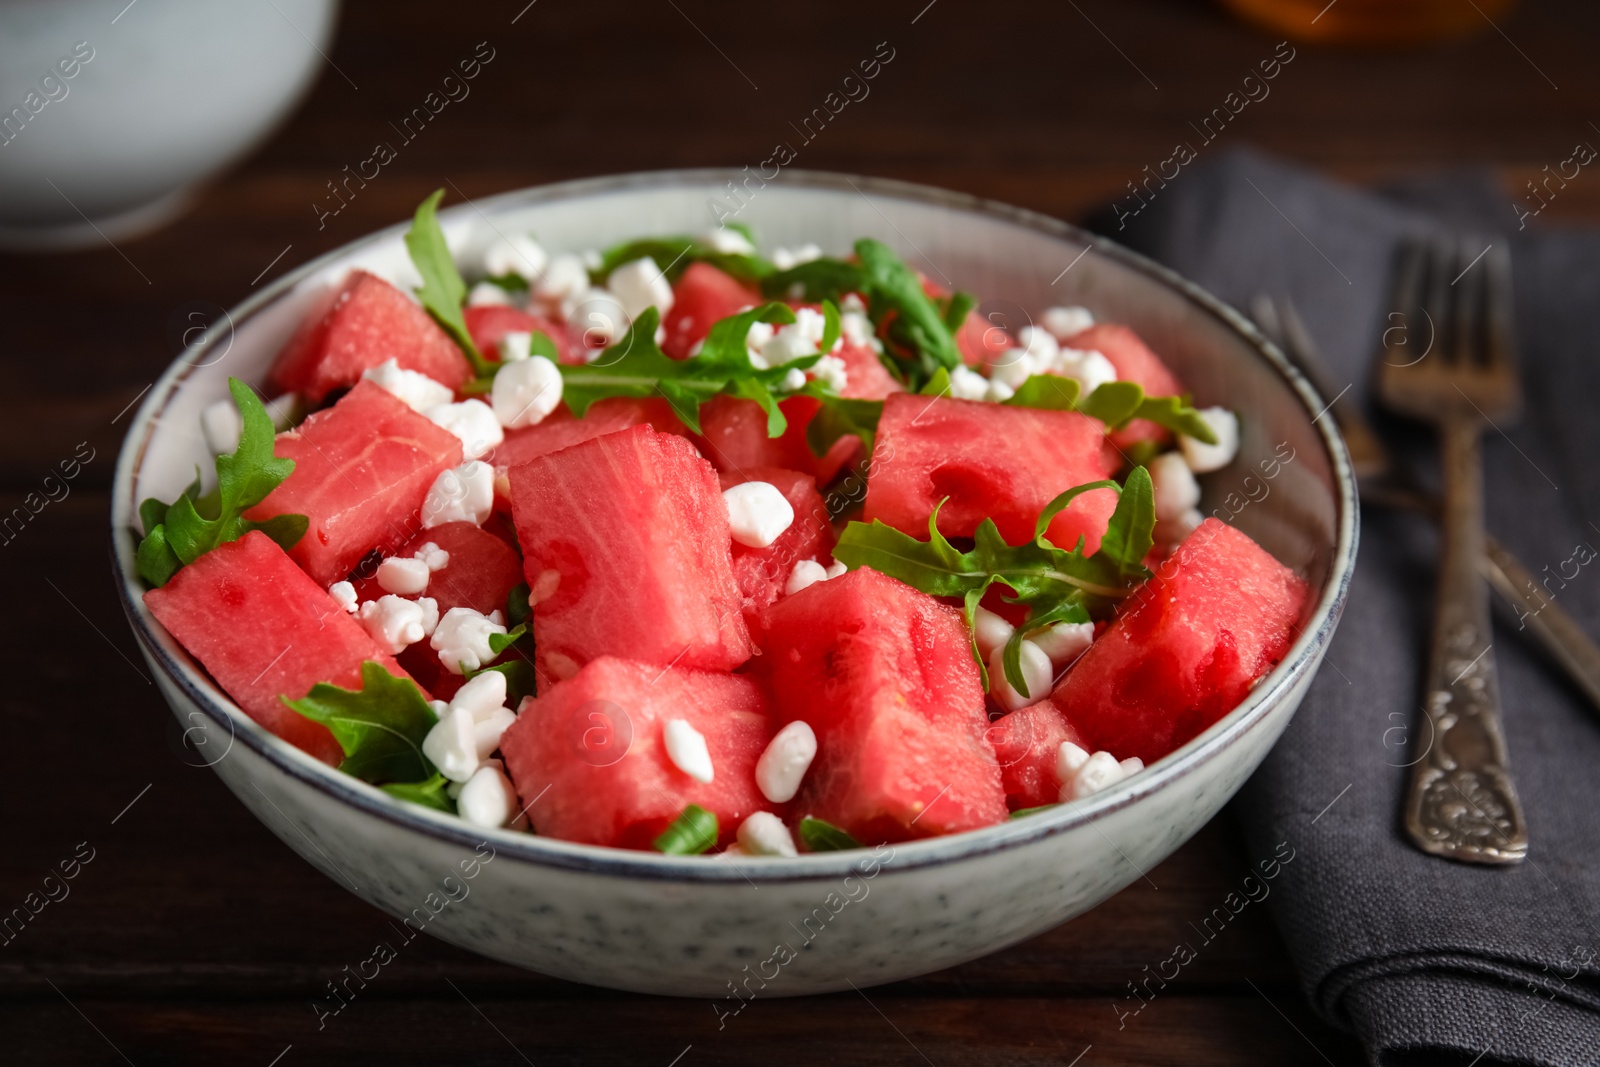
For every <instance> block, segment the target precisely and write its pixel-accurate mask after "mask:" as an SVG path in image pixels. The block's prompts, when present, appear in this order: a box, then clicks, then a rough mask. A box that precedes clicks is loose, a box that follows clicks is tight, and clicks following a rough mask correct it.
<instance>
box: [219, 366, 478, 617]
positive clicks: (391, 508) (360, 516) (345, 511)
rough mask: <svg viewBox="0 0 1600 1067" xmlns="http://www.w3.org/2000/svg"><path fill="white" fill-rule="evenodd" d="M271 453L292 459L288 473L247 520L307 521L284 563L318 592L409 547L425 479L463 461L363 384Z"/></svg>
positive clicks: (435, 431) (450, 444) (450, 441)
mask: <svg viewBox="0 0 1600 1067" xmlns="http://www.w3.org/2000/svg"><path fill="white" fill-rule="evenodd" d="M273 450H274V451H275V452H276V453H277V454H278V455H279V456H281V457H285V458H288V459H292V460H294V462H295V467H294V473H293V474H291V475H289V477H288V478H286V479H285V480H284V481H283V484H281V485H279V486H278V488H276V489H274V490H273V491H272V493H271V494H270V495H269V496H268V497H267V498H266V499H265V500H263V501H262V502H261V503H259V504H257V505H256V506H255V507H253V508H251V509H250V510H249V511H248V512H246V513H245V515H246V517H247V518H251V519H265V518H268V517H270V516H273V515H284V514H299V515H305V516H308V517H309V518H310V520H311V528H310V529H308V530H307V531H306V535H305V536H304V537H302V538H301V539H300V543H299V544H297V545H295V546H294V548H292V549H290V551H289V555H290V556H292V557H293V558H294V561H295V562H296V563H298V564H300V566H302V567H304V568H305V570H306V573H308V574H310V575H311V577H313V578H315V579H316V580H317V581H318V582H320V583H322V585H324V586H328V585H331V584H332V583H334V582H337V581H339V580H340V579H342V578H344V576H345V575H347V574H349V573H350V571H351V569H352V568H354V567H355V566H356V564H358V563H360V562H361V559H362V557H363V556H365V555H366V554H367V553H368V552H369V551H371V550H372V549H374V548H376V549H379V550H380V551H383V552H385V553H386V554H391V553H393V551H394V549H395V548H396V547H398V546H399V545H402V544H405V543H406V542H407V541H409V540H410V539H411V536H412V534H413V533H415V532H416V531H417V530H420V529H421V528H422V524H421V521H420V514H421V511H422V503H423V501H424V500H425V499H426V498H427V495H428V489H429V487H430V486H432V485H433V480H434V479H435V478H436V477H438V476H439V474H440V473H441V472H443V471H445V470H448V469H449V468H451V467H454V466H456V465H457V464H459V463H460V462H461V441H460V439H459V438H457V437H456V436H455V435H454V434H452V433H450V432H449V431H448V430H445V429H441V428H440V427H438V426H435V425H434V424H433V423H431V422H429V421H428V420H427V419H425V418H423V417H422V416H421V415H419V414H417V413H416V412H415V411H412V410H411V409H410V408H409V407H407V406H406V405H405V403H404V402H403V401H401V400H400V399H398V398H396V397H394V396H392V395H391V394H389V393H387V392H385V391H384V390H383V389H382V388H380V387H379V386H377V385H375V384H373V383H372V382H365V381H364V382H360V383H359V384H357V385H356V387H355V388H354V389H352V390H350V392H348V393H346V394H345V395H344V397H343V398H342V399H340V401H339V402H338V403H337V404H335V405H334V406H333V407H331V408H329V409H327V410H326V411H319V412H317V413H316V414H314V415H312V416H311V417H310V418H308V419H306V421H305V422H303V423H301V424H300V425H299V426H298V427H296V428H295V429H293V430H286V431H284V432H283V433H280V434H279V435H278V440H277V443H276V445H274V447H273Z"/></svg>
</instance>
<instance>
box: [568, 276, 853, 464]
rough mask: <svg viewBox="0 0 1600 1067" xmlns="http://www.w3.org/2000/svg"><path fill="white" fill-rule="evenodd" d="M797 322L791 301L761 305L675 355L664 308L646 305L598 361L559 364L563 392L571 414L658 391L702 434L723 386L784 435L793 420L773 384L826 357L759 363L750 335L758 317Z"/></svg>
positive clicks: (778, 385) (724, 322)
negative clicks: (703, 418)
mask: <svg viewBox="0 0 1600 1067" xmlns="http://www.w3.org/2000/svg"><path fill="white" fill-rule="evenodd" d="M793 321H794V312H793V311H791V310H790V309H789V307H788V305H786V304H779V303H770V304H763V305H761V306H760V307H755V308H751V309H750V310H748V311H745V312H742V313H740V314H738V315H730V316H729V317H727V318H725V319H723V320H721V321H720V322H718V323H716V324H715V325H713V326H712V327H711V331H710V333H708V334H707V335H706V339H705V343H704V344H703V345H702V346H701V348H700V353H699V354H698V355H696V356H692V357H690V358H689V359H673V358H671V357H670V356H668V355H667V354H666V353H665V352H663V351H661V349H660V347H659V346H658V345H657V344H656V342H655V332H656V326H657V324H658V323H659V322H660V315H659V312H657V310H656V309H655V308H653V307H652V308H647V309H645V311H644V312H643V313H641V314H640V316H639V317H638V319H636V320H635V321H634V323H633V325H632V326H631V327H630V328H629V329H628V332H627V333H626V334H624V335H623V337H622V338H621V339H620V340H619V341H618V342H617V343H616V344H614V345H612V346H611V347H610V348H607V349H606V350H605V351H604V352H602V353H601V354H600V355H599V356H598V357H597V358H596V359H595V360H594V362H592V363H586V364H580V365H563V366H562V367H561V379H562V386H563V387H564V388H563V390H562V398H563V399H564V400H565V401H566V403H567V407H568V408H570V409H571V410H572V413H573V414H574V415H576V416H578V417H579V418H582V417H583V415H584V413H585V412H586V411H588V410H589V405H591V404H593V403H594V402H595V401H596V400H602V399H604V398H606V397H611V396H633V397H645V396H661V397H664V398H666V401H667V402H668V403H669V404H671V405H672V409H673V411H675V412H676V413H677V415H678V418H680V419H682V420H683V423H684V425H685V426H688V427H689V429H691V430H693V431H694V432H695V433H699V432H700V405H701V404H703V403H705V402H706V401H707V400H709V399H711V398H712V397H713V396H716V395H717V394H718V393H727V394H729V395H730V396H737V397H743V398H745V399H747V400H754V401H755V402H756V403H758V404H760V405H761V408H762V410H763V411H765V412H766V413H767V434H768V435H769V436H771V437H781V436H782V435H783V432H784V430H786V429H787V428H788V419H786V418H785V417H784V414H783V411H782V410H781V409H780V408H779V407H778V398H777V397H776V396H775V395H774V390H777V389H781V388H782V384H783V380H784V378H786V377H787V376H788V374H789V371H791V370H805V369H806V368H808V367H810V366H812V365H813V364H815V363H816V362H817V360H818V359H820V358H822V357H821V355H820V353H819V354H817V355H811V356H801V357H800V358H799V359H792V360H790V361H789V362H787V363H784V364H782V365H780V366H777V367H769V368H765V369H763V368H758V367H757V366H756V365H755V364H753V363H752V362H750V351H749V348H748V347H747V345H746V341H745V338H746V336H747V335H748V334H749V333H750V327H751V326H752V325H754V324H755V323H757V322H771V323H779V324H783V323H791V322H793ZM813 385H816V383H814V382H812V383H808V385H807V388H808V389H809V388H810V386H813ZM814 395H815V394H814Z"/></svg>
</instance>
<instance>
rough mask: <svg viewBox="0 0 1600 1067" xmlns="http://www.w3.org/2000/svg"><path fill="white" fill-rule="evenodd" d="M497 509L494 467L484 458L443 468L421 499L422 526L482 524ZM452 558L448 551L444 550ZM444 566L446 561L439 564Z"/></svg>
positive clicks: (430, 527)
mask: <svg viewBox="0 0 1600 1067" xmlns="http://www.w3.org/2000/svg"><path fill="white" fill-rule="evenodd" d="M493 510H494V468H493V467H491V466H489V464H487V463H485V462H483V460H481V459H474V460H468V461H467V462H466V463H463V464H461V466H459V467H452V468H451V469H450V470H447V471H440V472H439V476H438V477H437V478H435V479H434V480H433V485H432V486H431V487H430V488H429V489H428V497H427V499H426V500H424V501H423V503H422V526H423V528H424V529H429V530H431V529H432V528H433V527H435V526H443V525H444V524H445V523H447V522H470V523H472V524H473V525H475V526H482V525H483V523H484V520H486V519H487V518H488V517H489V514H490V512H492V511H493ZM445 557H446V558H445V561H446V562H449V553H446V554H445ZM440 566H443V564H440Z"/></svg>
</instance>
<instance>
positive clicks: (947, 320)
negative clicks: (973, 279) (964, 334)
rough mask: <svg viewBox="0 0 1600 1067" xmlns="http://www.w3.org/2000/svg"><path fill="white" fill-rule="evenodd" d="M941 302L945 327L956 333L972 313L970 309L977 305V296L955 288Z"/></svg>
mask: <svg viewBox="0 0 1600 1067" xmlns="http://www.w3.org/2000/svg"><path fill="white" fill-rule="evenodd" d="M942 304H943V305H944V325H945V329H947V330H949V331H950V332H951V333H957V332H959V331H960V329H961V327H963V326H965V325H966V324H967V316H968V315H970V314H971V313H972V309H973V308H975V307H977V306H978V298H977V297H975V296H973V295H972V294H971V293H967V292H962V291H961V290H959V289H957V290H956V291H955V292H953V293H951V294H950V295H949V297H947V298H946V299H945V300H943V301H942Z"/></svg>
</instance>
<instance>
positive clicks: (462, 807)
mask: <svg viewBox="0 0 1600 1067" xmlns="http://www.w3.org/2000/svg"><path fill="white" fill-rule="evenodd" d="M456 814H458V815H460V816H461V817H462V818H463V819H465V820H466V821H467V822H469V823H471V824H472V825H474V826H484V827H488V828H490V829H495V828H497V827H501V826H504V825H506V823H508V822H510V821H511V819H512V817H513V816H514V815H516V814H517V790H516V787H515V786H513V785H512V784H511V779H509V778H507V777H506V772H505V771H503V770H501V769H500V767H499V766H497V765H496V764H493V763H486V764H484V765H483V766H481V767H479V768H478V769H477V770H476V771H474V772H473V774H472V777H471V778H469V779H467V784H466V785H464V786H462V787H461V793H460V795H459V796H457V797H456Z"/></svg>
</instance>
